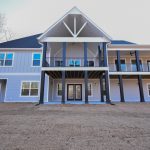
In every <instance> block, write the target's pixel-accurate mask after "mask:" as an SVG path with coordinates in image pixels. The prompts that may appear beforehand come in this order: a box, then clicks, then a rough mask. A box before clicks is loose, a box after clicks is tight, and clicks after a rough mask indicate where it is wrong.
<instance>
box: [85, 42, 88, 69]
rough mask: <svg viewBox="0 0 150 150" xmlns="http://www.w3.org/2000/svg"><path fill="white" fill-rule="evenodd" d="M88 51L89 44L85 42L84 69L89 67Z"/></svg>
mask: <svg viewBox="0 0 150 150" xmlns="http://www.w3.org/2000/svg"><path fill="white" fill-rule="evenodd" d="M87 49H88V45H87V42H84V67H87Z"/></svg>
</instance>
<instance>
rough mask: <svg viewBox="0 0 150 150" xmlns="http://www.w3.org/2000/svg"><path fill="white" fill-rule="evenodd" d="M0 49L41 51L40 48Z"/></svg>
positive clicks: (8, 49)
mask: <svg viewBox="0 0 150 150" xmlns="http://www.w3.org/2000/svg"><path fill="white" fill-rule="evenodd" d="M0 50H5V51H6V50H7V51H11V50H13V51H14V50H15V51H16V50H17V51H24V50H28V51H41V50H42V48H0Z"/></svg>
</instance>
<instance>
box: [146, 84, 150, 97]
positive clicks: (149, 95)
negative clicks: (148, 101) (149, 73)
mask: <svg viewBox="0 0 150 150" xmlns="http://www.w3.org/2000/svg"><path fill="white" fill-rule="evenodd" d="M148 86H150V83H147V92H148V97H150V94H149V93H150V92H149V91H150V89H149V88H148Z"/></svg>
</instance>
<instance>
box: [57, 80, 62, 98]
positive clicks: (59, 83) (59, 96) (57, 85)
mask: <svg viewBox="0 0 150 150" xmlns="http://www.w3.org/2000/svg"><path fill="white" fill-rule="evenodd" d="M58 84H61V85H62V83H57V88H56V92H57V97H62V95H58Z"/></svg>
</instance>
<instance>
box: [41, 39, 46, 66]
mask: <svg viewBox="0 0 150 150" xmlns="http://www.w3.org/2000/svg"><path fill="white" fill-rule="evenodd" d="M46 50H47V43H46V42H44V43H43V58H42V67H46Z"/></svg>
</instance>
